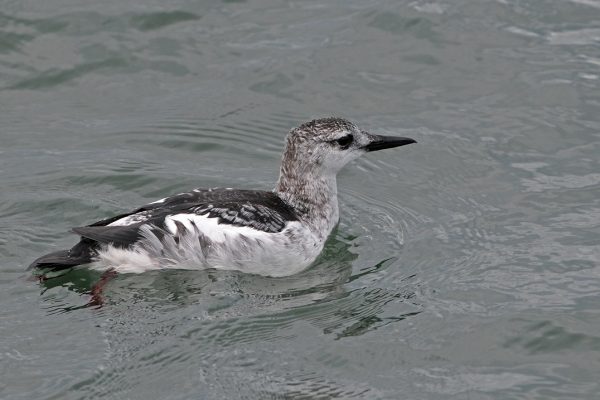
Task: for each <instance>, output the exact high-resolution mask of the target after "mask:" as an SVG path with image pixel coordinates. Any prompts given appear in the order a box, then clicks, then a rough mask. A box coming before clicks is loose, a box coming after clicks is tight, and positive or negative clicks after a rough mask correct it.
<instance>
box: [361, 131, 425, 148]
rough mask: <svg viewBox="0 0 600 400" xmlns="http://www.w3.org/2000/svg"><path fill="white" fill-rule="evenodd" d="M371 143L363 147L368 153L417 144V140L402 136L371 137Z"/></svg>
mask: <svg viewBox="0 0 600 400" xmlns="http://www.w3.org/2000/svg"><path fill="white" fill-rule="evenodd" d="M369 136H371V138H372V140H371V143H369V144H368V145H366V146H365V147H363V149H365V150H366V151H377V150H383V149H391V148H392V147H398V146H404V145H407V144H411V143H417V141H416V140H415V139H411V138H407V137H400V136H379V135H369Z"/></svg>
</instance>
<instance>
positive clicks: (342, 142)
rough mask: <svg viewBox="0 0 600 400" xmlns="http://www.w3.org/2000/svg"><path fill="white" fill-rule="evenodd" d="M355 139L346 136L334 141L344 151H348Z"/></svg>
mask: <svg viewBox="0 0 600 400" xmlns="http://www.w3.org/2000/svg"><path fill="white" fill-rule="evenodd" d="M353 139H354V138H353V137H352V135H346V136H344V137H341V138H339V139H337V140H334V142H336V143H337V144H338V145H339V146H340V147H341V148H342V149H347V148H348V147H350V145H351V144H352V140H353Z"/></svg>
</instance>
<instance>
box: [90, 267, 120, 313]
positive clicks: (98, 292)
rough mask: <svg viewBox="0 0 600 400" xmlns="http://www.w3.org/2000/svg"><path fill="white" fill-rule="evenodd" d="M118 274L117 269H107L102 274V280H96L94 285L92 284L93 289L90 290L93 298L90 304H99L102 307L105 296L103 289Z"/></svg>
mask: <svg viewBox="0 0 600 400" xmlns="http://www.w3.org/2000/svg"><path fill="white" fill-rule="evenodd" d="M116 276H117V271H115V270H114V269H113V268H111V269H107V270H106V271H105V272H104V273H103V274H102V276H101V277H100V280H99V281H98V282H96V283H95V284H94V286H92V291H91V292H90V294H91V295H92V298H91V299H90V301H89V302H88V306H92V307H93V306H97V307H98V308H100V307H102V306H103V305H104V296H103V295H102V290H103V289H104V286H106V284H107V283H108V282H109V281H110V280H111V279H113V278H114V277H116Z"/></svg>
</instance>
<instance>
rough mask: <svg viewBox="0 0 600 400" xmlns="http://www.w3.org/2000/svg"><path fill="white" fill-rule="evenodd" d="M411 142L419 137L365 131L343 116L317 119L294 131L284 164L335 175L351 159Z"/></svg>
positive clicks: (288, 137)
mask: <svg viewBox="0 0 600 400" xmlns="http://www.w3.org/2000/svg"><path fill="white" fill-rule="evenodd" d="M411 143H416V141H415V140H414V139H411V138H406V137H397V136H380V135H374V134H372V133H368V132H365V131H362V130H360V129H359V128H358V127H357V126H356V125H354V124H353V123H352V122H350V121H348V120H345V119H342V118H322V119H315V120H312V121H310V122H306V123H304V124H302V125H300V126H299V127H297V128H294V129H292V130H291V131H290V133H289V134H288V136H287V143H286V147H285V151H284V154H283V163H282V168H285V169H291V168H294V169H295V170H296V171H297V172H299V173H302V172H301V171H319V172H321V173H325V174H327V173H332V174H334V175H335V174H336V173H337V172H338V171H339V170H341V169H342V167H343V166H344V165H346V164H347V163H348V162H350V161H352V160H354V159H355V158H358V157H360V156H361V155H363V154H365V153H367V152H370V151H376V150H383V149H388V148H392V147H398V146H404V145H406V144H411ZM286 164H287V165H286ZM282 172H284V171H283V170H282ZM287 172H291V171H287Z"/></svg>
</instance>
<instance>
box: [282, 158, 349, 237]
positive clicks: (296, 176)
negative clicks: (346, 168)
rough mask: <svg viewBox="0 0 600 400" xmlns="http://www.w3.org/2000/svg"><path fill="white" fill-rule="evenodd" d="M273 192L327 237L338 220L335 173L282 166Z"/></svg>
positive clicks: (321, 234) (300, 217)
mask: <svg viewBox="0 0 600 400" xmlns="http://www.w3.org/2000/svg"><path fill="white" fill-rule="evenodd" d="M275 192H276V193H277V194H278V195H279V197H280V198H281V199H283V200H284V201H285V202H286V203H287V204H289V205H290V206H292V207H293V208H294V210H295V211H296V214H297V216H298V218H299V219H300V220H301V221H302V222H304V223H306V224H307V225H308V226H309V227H310V228H311V230H313V231H314V232H315V233H317V234H318V235H320V236H323V238H326V237H327V236H328V235H329V233H331V230H332V229H333V228H334V227H335V225H336V224H337V222H338V219H339V211H338V201H337V181H336V175H335V173H325V174H323V173H322V171H317V170H314V169H303V170H302V169H294V168H285V165H282V168H281V171H280V174H279V180H278V181H277V186H276V187H275Z"/></svg>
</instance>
